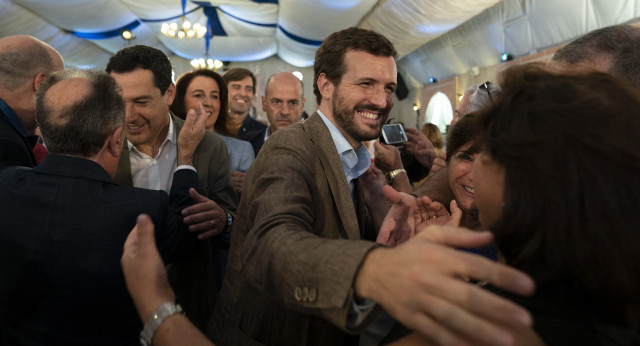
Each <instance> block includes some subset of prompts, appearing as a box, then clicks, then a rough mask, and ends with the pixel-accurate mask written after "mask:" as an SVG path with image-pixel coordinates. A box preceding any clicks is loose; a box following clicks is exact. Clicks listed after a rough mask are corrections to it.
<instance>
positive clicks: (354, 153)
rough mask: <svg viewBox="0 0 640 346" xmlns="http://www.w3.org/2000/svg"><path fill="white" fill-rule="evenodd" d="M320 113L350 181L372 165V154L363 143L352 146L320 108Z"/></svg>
mask: <svg viewBox="0 0 640 346" xmlns="http://www.w3.org/2000/svg"><path fill="white" fill-rule="evenodd" d="M318 114H319V115H320V118H321V119H322V121H324V124H325V125H326V126H327V128H328V129H329V133H330V134H331V139H333V143H334V144H335V146H336V149H337V151H338V155H340V161H341V162H342V169H343V170H344V175H345V177H346V178H347V181H348V182H351V180H353V179H356V178H358V177H359V176H361V175H362V174H364V172H366V171H367V169H369V166H370V165H371V156H370V155H369V151H368V150H367V148H366V147H365V146H364V145H362V143H361V144H360V145H359V146H358V148H356V149H355V150H354V149H353V147H351V144H349V142H348V141H347V139H346V138H345V137H344V135H342V132H340V130H338V128H337V127H336V126H335V125H334V124H333V123H332V122H331V121H329V119H327V117H326V116H325V115H324V114H323V113H322V112H321V111H320V110H319V109H318Z"/></svg>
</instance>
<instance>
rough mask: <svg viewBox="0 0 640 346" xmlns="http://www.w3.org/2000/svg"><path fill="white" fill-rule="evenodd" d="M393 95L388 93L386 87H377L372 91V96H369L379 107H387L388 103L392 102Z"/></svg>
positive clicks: (370, 100)
mask: <svg viewBox="0 0 640 346" xmlns="http://www.w3.org/2000/svg"><path fill="white" fill-rule="evenodd" d="M391 97H392V95H391V94H389V93H387V91H386V90H385V88H384V87H381V88H375V89H374V90H373V91H372V94H371V97H370V98H369V102H371V104H372V105H374V106H376V107H377V108H386V107H387V105H388V104H389V103H390V102H391Z"/></svg>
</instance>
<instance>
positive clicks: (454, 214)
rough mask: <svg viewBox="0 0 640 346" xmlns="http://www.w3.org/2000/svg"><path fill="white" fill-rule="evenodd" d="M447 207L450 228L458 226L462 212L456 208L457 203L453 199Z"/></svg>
mask: <svg viewBox="0 0 640 346" xmlns="http://www.w3.org/2000/svg"><path fill="white" fill-rule="evenodd" d="M449 207H450V209H451V221H450V223H451V226H456V227H458V226H460V220H461V219H462V210H461V209H460V208H458V203H457V202H456V200H455V199H454V200H452V201H451V204H450V205H449Z"/></svg>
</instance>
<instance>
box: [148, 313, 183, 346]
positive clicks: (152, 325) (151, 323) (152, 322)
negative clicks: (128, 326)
mask: <svg viewBox="0 0 640 346" xmlns="http://www.w3.org/2000/svg"><path fill="white" fill-rule="evenodd" d="M181 313H182V307H181V306H180V305H179V304H176V303H174V302H166V303H164V304H162V305H160V307H159V308H157V309H156V310H155V311H154V312H153V313H152V314H151V316H149V319H147V323H145V324H144V328H143V329H142V332H140V344H142V345H143V346H151V345H152V340H153V335H154V334H155V333H156V330H158V327H160V325H161V324H162V322H164V320H165V319H166V318H167V317H169V316H173V315H175V314H181Z"/></svg>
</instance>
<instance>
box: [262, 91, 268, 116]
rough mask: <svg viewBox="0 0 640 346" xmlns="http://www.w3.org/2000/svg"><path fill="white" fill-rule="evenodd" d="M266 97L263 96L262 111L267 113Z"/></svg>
mask: <svg viewBox="0 0 640 346" xmlns="http://www.w3.org/2000/svg"><path fill="white" fill-rule="evenodd" d="M265 96H266V95H262V111H264V112H266V111H267V98H266V97H265Z"/></svg>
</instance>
